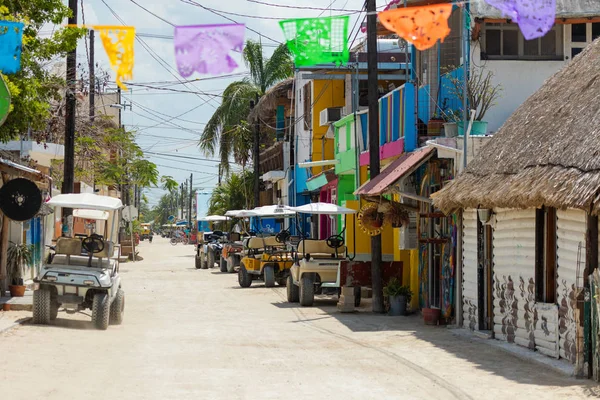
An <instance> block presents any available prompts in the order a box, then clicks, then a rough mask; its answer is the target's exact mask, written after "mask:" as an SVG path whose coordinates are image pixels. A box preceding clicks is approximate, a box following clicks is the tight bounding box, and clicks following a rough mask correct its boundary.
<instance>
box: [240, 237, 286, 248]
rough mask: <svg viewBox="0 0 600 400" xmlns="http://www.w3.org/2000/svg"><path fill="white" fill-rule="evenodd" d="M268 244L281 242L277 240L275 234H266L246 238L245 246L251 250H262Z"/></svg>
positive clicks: (279, 244)
mask: <svg viewBox="0 0 600 400" xmlns="http://www.w3.org/2000/svg"><path fill="white" fill-rule="evenodd" d="M265 246H266V247H269V246H271V247H272V246H281V243H279V242H277V240H276V239H275V236H267V237H264V238H263V237H257V236H255V237H252V238H250V240H248V245H247V247H248V248H249V249H252V250H264V248H265Z"/></svg>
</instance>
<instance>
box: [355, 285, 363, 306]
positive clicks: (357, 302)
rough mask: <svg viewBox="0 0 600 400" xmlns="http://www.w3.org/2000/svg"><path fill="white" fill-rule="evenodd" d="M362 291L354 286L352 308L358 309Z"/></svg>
mask: <svg viewBox="0 0 600 400" xmlns="http://www.w3.org/2000/svg"><path fill="white" fill-rule="evenodd" d="M361 298H362V290H361V287H360V286H354V307H360V301H361V300H362V299H361Z"/></svg>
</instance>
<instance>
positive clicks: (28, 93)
mask: <svg viewBox="0 0 600 400" xmlns="http://www.w3.org/2000/svg"><path fill="white" fill-rule="evenodd" d="M69 15H71V10H70V9H69V8H68V7H67V6H66V5H65V4H64V1H63V0H27V1H11V0H0V18H2V19H3V20H11V21H21V22H24V23H25V28H24V30H23V51H22V54H21V70H20V71H18V72H17V73H16V74H14V75H2V77H3V78H4V80H5V81H6V83H7V85H8V88H9V90H10V93H11V97H12V107H11V112H10V113H9V114H8V117H7V119H6V122H5V123H4V125H2V126H1V127H0V140H2V141H7V140H10V139H13V138H15V137H17V136H18V135H20V134H24V133H26V132H27V131H28V128H29V127H31V129H32V130H33V131H45V130H46V128H47V125H48V122H49V120H50V117H51V116H52V110H51V106H50V104H51V103H53V102H54V103H56V102H58V101H60V99H61V97H62V95H64V90H65V81H64V79H63V78H60V77H57V76H56V75H53V74H52V73H51V71H50V70H49V68H48V65H49V64H50V63H52V62H53V61H54V60H55V59H56V58H57V57H66V54H67V52H69V51H71V50H73V49H74V48H75V47H76V46H77V39H78V38H80V37H83V35H85V32H86V31H85V29H77V28H65V27H63V28H57V29H55V30H54V32H53V33H52V35H50V36H49V37H42V36H41V35H40V34H39V32H40V30H41V29H42V27H44V26H46V29H47V26H48V24H53V25H55V26H61V25H62V24H64V20H65V19H66V18H67V17H69Z"/></svg>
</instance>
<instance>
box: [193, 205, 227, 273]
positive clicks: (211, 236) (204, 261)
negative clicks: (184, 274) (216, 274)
mask: <svg viewBox="0 0 600 400" xmlns="http://www.w3.org/2000/svg"><path fill="white" fill-rule="evenodd" d="M198 221H206V222H213V223H216V222H223V221H227V217H223V216H221V215H209V216H207V217H203V218H200V219H199V220H198ZM224 237H225V238H226V237H227V234H226V233H224V232H223V231H213V232H204V233H203V237H202V239H201V240H198V245H197V246H196V269H208V268H214V267H215V262H216V261H217V260H219V262H220V260H221V249H222V248H223V244H222V240H223V238H224Z"/></svg>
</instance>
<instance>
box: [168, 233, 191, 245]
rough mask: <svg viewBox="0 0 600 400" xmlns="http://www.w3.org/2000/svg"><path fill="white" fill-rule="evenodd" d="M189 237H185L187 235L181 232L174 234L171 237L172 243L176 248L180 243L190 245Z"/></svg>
mask: <svg viewBox="0 0 600 400" xmlns="http://www.w3.org/2000/svg"><path fill="white" fill-rule="evenodd" d="M188 242H189V241H188V237H187V236H186V235H185V233H183V232H181V233H179V234H177V233H175V234H173V236H172V237H171V240H170V243H171V245H173V246H176V245H177V244H178V243H183V244H184V245H186V244H188Z"/></svg>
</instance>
